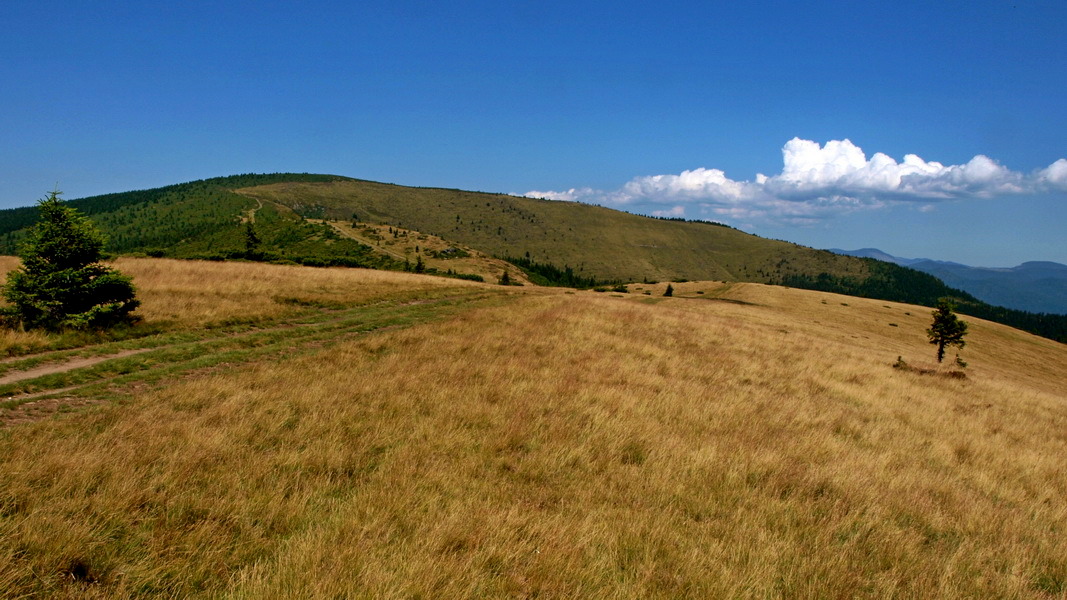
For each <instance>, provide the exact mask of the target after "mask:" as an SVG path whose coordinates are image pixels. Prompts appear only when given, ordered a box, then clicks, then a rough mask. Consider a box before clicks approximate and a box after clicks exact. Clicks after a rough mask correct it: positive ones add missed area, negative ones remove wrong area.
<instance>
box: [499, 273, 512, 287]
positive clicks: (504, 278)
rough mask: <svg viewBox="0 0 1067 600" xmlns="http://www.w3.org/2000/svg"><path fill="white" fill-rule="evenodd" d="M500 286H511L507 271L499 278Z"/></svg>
mask: <svg viewBox="0 0 1067 600" xmlns="http://www.w3.org/2000/svg"><path fill="white" fill-rule="evenodd" d="M500 285H511V275H508V272H507V271H504V274H503V275H501V276H500Z"/></svg>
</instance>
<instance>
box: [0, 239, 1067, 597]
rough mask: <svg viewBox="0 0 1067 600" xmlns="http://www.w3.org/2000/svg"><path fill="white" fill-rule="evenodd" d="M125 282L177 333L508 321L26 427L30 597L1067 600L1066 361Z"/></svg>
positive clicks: (20, 435) (991, 346) (429, 283)
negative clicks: (951, 368) (434, 311)
mask: <svg viewBox="0 0 1067 600" xmlns="http://www.w3.org/2000/svg"><path fill="white" fill-rule="evenodd" d="M119 266H120V267H121V268H123V269H124V270H126V271H127V272H129V273H131V274H133V275H134V276H135V281H136V282H138V284H139V285H140V289H141V290H142V298H143V300H144V302H145V306H144V309H143V310H144V314H145V317H146V321H147V322H152V321H154V320H161V321H166V322H170V323H175V324H177V325H174V326H175V327H177V326H181V327H192V328H195V327H202V326H204V325H205V324H208V323H210V322H215V321H218V320H220V319H231V318H238V317H246V316H248V315H252V316H255V315H267V316H271V315H274V316H275V317H278V316H279V315H275V313H274V312H273V311H279V310H280V311H284V310H290V309H293V308H292V307H294V306H295V307H299V308H301V309H302V310H311V309H313V308H314V306H313V302H312V301H314V300H316V299H317V300H318V301H321V302H322V306H323V308H322V310H329V309H330V308H329V307H331V306H334V304H333V303H341V304H344V303H352V304H353V305H357V306H358V305H366V306H368V307H369V306H371V305H372V304H373V303H374V302H375V301H376V300H375V299H376V298H379V299H380V298H386V297H395V296H396V295H398V294H399V295H403V294H406V293H409V292H410V291H411V290H415V291H416V292H417V294H421V295H424V296H433V295H434V294H447V293H454V292H452V291H450V290H458V289H464V290H469V289H471V288H480V289H484V290H487V292H486V293H491V294H492V298H495V300H494V301H492V302H480V303H472V304H471V305H470V306H469V307H467V308H465V309H462V310H457V311H455V312H453V313H449V314H447V315H445V316H442V317H439V318H434V319H428V320H426V321H425V322H422V323H419V322H416V323H413V324H408V325H405V326H404V327H396V328H384V329H381V330H376V331H372V332H369V333H367V334H366V335H361V336H359V337H353V338H351V339H343V340H340V341H338V342H337V343H335V344H332V345H329V346H326V347H323V348H321V349H320V350H314V349H313V350H311V351H303V352H300V353H295V354H294V355H292V356H291V357H286V358H280V359H272V360H270V361H258V362H257V361H253V362H245V363H242V364H240V365H234V366H232V367H230V368H220V369H218V370H216V371H213V372H210V373H206V374H199V375H196V376H186V377H180V378H175V379H174V380H173V381H170V382H168V383H167V385H153V386H145V387H144V388H143V389H137V388H134V389H133V390H132V391H130V392H128V393H126V394H114V393H113V394H112V398H113V399H112V400H110V401H108V402H105V403H102V404H98V405H95V406H92V407H89V408H86V409H82V410H77V411H73V412H68V413H64V414H58V415H54V416H51V417H49V418H46V419H42V420H39V421H36V422H30V423H24V424H19V425H16V426H9V427H6V428H4V429H3V430H0V461H2V462H0V590H4V593H3V595H4V596H5V597H14V598H19V597H71V598H111V597H221V598H276V597H277V598H349V597H350V598H450V597H534V596H537V597H548V598H679V597H691V598H777V597H784V598H793V597H798V598H806V597H820V598H821V597H877V598H882V597H901V598H933V597H938V598H993V597H1007V598H1063V597H1067V537H1065V535H1064V532H1065V531H1067V478H1065V477H1064V473H1065V471H1067V469H1065V467H1067V392H1065V390H1067V348H1065V347H1064V346H1063V345H1061V344H1057V343H1055V342H1051V341H1048V340H1045V339H1042V338H1037V337H1034V336H1031V335H1028V334H1023V333H1019V332H1017V331H1015V330H1011V329H1009V328H1007V327H1003V326H1000V325H996V324H989V323H985V322H978V321H976V320H974V319H967V320H969V321H971V334H970V335H969V336H968V338H967V346H966V347H965V348H964V349H963V351H962V352H961V357H962V358H963V359H965V360H966V361H967V362H968V363H969V366H968V367H967V368H966V369H965V370H964V372H965V374H966V377H965V378H959V377H950V376H946V375H945V374H946V373H947V371H948V368H947V367H944V368H942V372H941V374H937V373H935V374H927V375H921V374H918V373H917V372H908V371H904V370H900V369H894V368H893V367H892V365H893V364H894V363H895V362H896V361H897V358H898V357H901V358H902V359H903V360H904V361H906V362H908V363H909V364H913V365H917V366H922V367H926V368H930V369H935V366H934V365H933V364H931V363H932V359H933V353H934V348H933V346H930V345H929V344H927V343H926V341H925V336H924V334H923V330H924V329H925V328H926V327H927V326H928V325H929V320H930V315H929V309H925V308H922V307H915V306H908V305H902V304H893V303H888V302H883V301H876V300H863V299H856V298H849V297H845V296H835V295H830V294H820V293H815V292H808V291H800V290H790V289H785V288H776V287H766V286H761V285H757V284H732V285H731V284H722V283H685V284H674V287H675V296H674V297H673V298H664V297H663V296H662V293H663V288H664V287H665V285H664V284H659V285H645V286H641V285H637V286H630V287H631V291H630V293H628V294H611V293H595V292H591V291H590V292H572V291H566V290H548V289H534V288H530V287H526V288H518V289H515V288H509V289H506V290H504V289H502V288H499V286H480V285H479V284H473V283H470V284H468V283H467V282H457V281H455V280H447V279H438V278H431V277H418V276H414V275H406V274H396V273H378V272H373V271H361V270H341V269H337V270H333V269H331V270H316V269H308V268H297V267H278V266H272V265H252V264H244V265H242V264H216V263H179V262H172V261H154V260H147V259H142V260H137V261H124V262H123V263H121V264H120V265H119ZM153 273H155V274H153ZM170 277H173V278H176V279H175V283H174V284H173V285H171V286H169V287H168V286H166V285H163V284H161V283H159V282H162V281H165V280H168V278H170ZM178 281H180V283H178ZM150 282H154V283H150ZM405 290H408V291H405ZM646 291H647V292H649V294H648V295H646V294H644V292H646ZM280 295H281V296H291V297H293V298H298V299H303V300H302V302H304V303H303V304H292V303H280V302H277V301H272V300H270V298H271V297H272V296H280ZM327 301H328V302H327ZM272 318H273V317H272ZM964 318H965V319H966V317H964ZM951 357H952V354H951V353H950V358H951Z"/></svg>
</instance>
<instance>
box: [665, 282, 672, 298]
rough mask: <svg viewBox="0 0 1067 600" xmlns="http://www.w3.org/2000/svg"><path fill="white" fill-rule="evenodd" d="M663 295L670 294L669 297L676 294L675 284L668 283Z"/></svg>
mask: <svg viewBox="0 0 1067 600" xmlns="http://www.w3.org/2000/svg"><path fill="white" fill-rule="evenodd" d="M663 295H664V296H668V297H670V296H673V295H674V286H672V285H671V284H669V283H668V284H667V289H666V290H665V291H664V292H663Z"/></svg>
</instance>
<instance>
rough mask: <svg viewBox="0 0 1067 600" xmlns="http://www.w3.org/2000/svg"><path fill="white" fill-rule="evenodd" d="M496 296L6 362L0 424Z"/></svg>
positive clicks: (457, 296)
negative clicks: (41, 405)
mask: <svg viewBox="0 0 1067 600" xmlns="http://www.w3.org/2000/svg"><path fill="white" fill-rule="evenodd" d="M498 295H499V294H496V293H494V290H486V289H484V288H468V289H458V290H457V289H448V288H442V289H441V290H437V291H436V292H435V293H432V294H427V293H426V292H421V291H420V292H417V293H412V294H408V295H400V296H394V297H392V298H390V299H389V300H385V301H381V302H377V303H374V304H370V305H363V306H353V307H345V308H339V307H335V306H329V305H327V306H317V307H316V306H312V307H305V308H304V309H303V310H301V311H298V312H297V313H296V314H295V315H290V316H289V317H287V318H277V319H271V320H268V321H265V322H259V323H257V324H256V325H232V326H225V327H217V328H211V329H197V330H185V331H174V332H169V333H160V334H156V335H151V336H147V337H143V338H137V339H131V340H122V341H115V342H107V343H100V344H95V345H91V346H87V347H82V348H75V349H69V350H55V351H51V352H42V353H39V354H34V355H30V356H25V357H17V358H15V359H8V360H7V361H5V362H4V363H0V424H2V423H3V422H4V421H7V420H11V419H18V420H20V421H21V420H24V415H22V414H20V412H19V411H18V410H17V409H18V407H20V406H22V405H24V404H27V403H33V402H37V401H40V400H41V399H48V398H55V397H59V396H62V397H66V398H68V399H75V398H87V397H88V398H97V399H101V398H108V397H111V396H115V395H121V394H124V393H126V392H127V391H128V389H129V388H130V386H131V385H139V386H143V385H145V384H154V383H157V382H161V381H166V380H169V379H173V378H178V377H182V376H185V375H187V374H189V373H192V372H196V371H202V370H206V369H213V368H217V367H220V366H222V365H228V366H235V365H240V364H245V363H249V362H253V361H259V360H267V359H277V358H282V357H291V356H294V355H298V354H300V353H303V352H306V351H308V350H314V349H319V348H324V347H328V346H330V345H333V344H336V343H338V342H340V341H342V340H346V339H349V338H350V337H352V336H355V335H359V334H364V333H368V332H371V331H375V330H383V329H390V328H396V327H406V326H410V325H412V324H415V323H421V322H426V321H429V320H432V319H437V318H441V317H443V316H445V315H448V314H451V313H452V312H454V310H455V309H456V308H457V307H459V306H464V307H470V306H474V305H478V304H481V303H484V302H487V301H490V300H491V299H492V298H494V297H496V296H498ZM283 301H284V300H283ZM81 365H84V366H81ZM21 375H25V376H21ZM54 406H56V407H61V406H62V403H60V404H59V405H54Z"/></svg>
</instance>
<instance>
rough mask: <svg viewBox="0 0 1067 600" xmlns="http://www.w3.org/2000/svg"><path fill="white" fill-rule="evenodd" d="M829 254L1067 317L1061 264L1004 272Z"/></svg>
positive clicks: (871, 251)
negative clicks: (918, 274)
mask: <svg viewBox="0 0 1067 600" xmlns="http://www.w3.org/2000/svg"><path fill="white" fill-rule="evenodd" d="M830 252H834V253H837V254H844V255H846V256H859V257H864V258H873V259H876V260H881V261H885V262H889V263H893V264H897V265H900V266H903V267H911V268H912V269H915V270H917V271H922V272H923V273H929V274H930V275H933V276H934V277H937V278H938V279H940V280H941V281H944V282H945V283H946V284H948V286H949V287H953V288H957V289H961V290H963V291H965V292H969V293H971V294H972V295H974V297H976V298H978V299H979V300H982V301H985V302H988V303H990V304H995V305H998V306H1006V307H1008V308H1016V309H1019V310H1025V311H1029V312H1037V313H1053V314H1067V265H1062V264H1060V263H1056V262H1049V261H1032V262H1025V263H1023V264H1021V265H1019V266H1017V267H1011V268H1007V269H1001V268H992V267H971V266H968V265H963V264H960V263H955V262H949V261H944V260H932V259H929V258H900V257H898V256H893V255H891V254H887V253H885V252H882V251H881V250H878V249H876V248H862V249H860V250H839V249H836V248H834V249H831V250H830Z"/></svg>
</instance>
